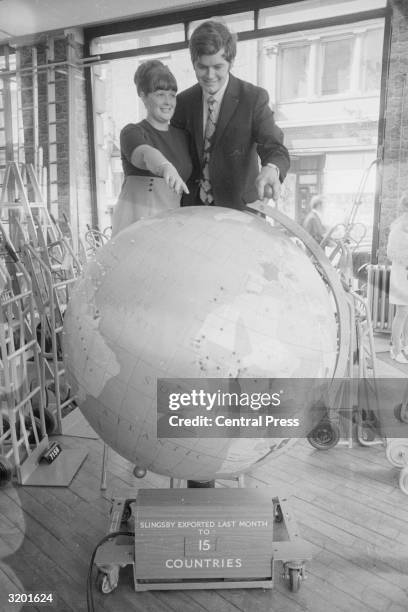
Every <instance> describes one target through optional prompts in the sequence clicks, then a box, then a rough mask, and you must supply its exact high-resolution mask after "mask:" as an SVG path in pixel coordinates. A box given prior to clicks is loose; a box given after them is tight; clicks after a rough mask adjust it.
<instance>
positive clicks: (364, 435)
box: [359, 422, 376, 444]
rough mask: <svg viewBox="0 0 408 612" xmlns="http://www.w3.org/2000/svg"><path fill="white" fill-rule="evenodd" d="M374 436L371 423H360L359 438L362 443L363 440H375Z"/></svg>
mask: <svg viewBox="0 0 408 612" xmlns="http://www.w3.org/2000/svg"><path fill="white" fill-rule="evenodd" d="M375 436H376V432H375V430H374V428H373V427H372V426H371V425H369V424H365V423H364V422H363V423H362V424H361V425H360V431H359V438H360V439H361V441H362V443H363V444H364V442H372V441H373V440H375Z"/></svg>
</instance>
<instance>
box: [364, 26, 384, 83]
mask: <svg viewBox="0 0 408 612" xmlns="http://www.w3.org/2000/svg"><path fill="white" fill-rule="evenodd" d="M382 44H383V31H382V29H378V30H370V31H368V32H366V33H365V36H364V41H363V61H362V75H363V79H362V82H363V91H366V92H367V91H375V90H377V89H379V87H380V81H381V66H382Z"/></svg>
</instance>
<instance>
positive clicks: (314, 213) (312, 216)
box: [303, 195, 327, 244]
mask: <svg viewBox="0 0 408 612" xmlns="http://www.w3.org/2000/svg"><path fill="white" fill-rule="evenodd" d="M323 204H324V201H323V198H322V196H318V195H317V196H313V198H312V199H311V201H310V208H311V211H310V213H309V214H308V215H307V217H306V218H305V220H304V221H303V227H304V228H305V230H306V231H307V232H309V234H310V235H311V236H312V238H314V239H315V240H316V242H318V243H319V244H320V243H321V241H322V240H323V236H324V235H325V233H326V231H327V230H326V228H325V226H324V225H323V221H322V213H323Z"/></svg>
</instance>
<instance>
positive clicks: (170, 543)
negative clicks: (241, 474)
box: [132, 488, 274, 582]
mask: <svg viewBox="0 0 408 612" xmlns="http://www.w3.org/2000/svg"><path fill="white" fill-rule="evenodd" d="M132 514H133V516H134V518H135V568H134V573H135V582H136V581H139V580H149V581H151V580H166V579H168V580H172V579H173V580H174V579H208V580H214V579H215V580H217V579H228V578H231V579H234V580H236V579H240V578H241V579H243V580H244V579H264V580H268V579H269V580H271V578H272V556H273V525H274V507H273V495H272V493H271V492H269V491H268V489H262V490H261V489H232V488H226V489H223V488H215V489H169V490H166V489H157V490H150V489H143V490H141V491H139V492H138V495H137V499H136V502H135V503H134V505H133V507H132Z"/></svg>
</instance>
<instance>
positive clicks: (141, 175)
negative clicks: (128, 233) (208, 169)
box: [112, 60, 192, 236]
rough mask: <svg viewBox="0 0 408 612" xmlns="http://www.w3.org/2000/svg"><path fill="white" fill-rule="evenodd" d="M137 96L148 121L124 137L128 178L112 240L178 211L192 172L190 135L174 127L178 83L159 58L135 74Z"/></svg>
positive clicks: (132, 125)
mask: <svg viewBox="0 0 408 612" xmlns="http://www.w3.org/2000/svg"><path fill="white" fill-rule="evenodd" d="M134 81H135V84H136V88H137V93H138V95H139V97H140V98H141V100H142V101H143V104H144V106H145V108H146V119H143V121H141V122H140V123H136V124H135V123H129V124H128V125H126V126H125V127H124V128H123V130H122V131H121V133H120V149H121V157H122V166H123V172H124V175H125V180H124V183H123V186H122V190H121V192H120V195H119V199H118V202H117V204H116V206H115V208H114V211H113V217H112V236H114V235H116V234H117V233H118V232H119V231H120V230H122V229H124V228H125V227H128V225H130V224H131V223H134V222H135V221H137V220H138V219H141V218H142V217H152V216H153V215H156V214H158V213H161V212H164V211H166V210H170V209H172V208H177V207H178V206H179V205H180V197H181V194H182V192H183V191H184V192H185V193H188V189H187V187H186V184H185V181H187V179H188V178H189V176H190V174H191V169H192V165H191V160H190V156H189V152H188V142H187V135H186V134H185V132H184V131H183V130H179V129H178V128H175V127H173V126H171V125H170V124H169V122H170V119H171V117H172V116H173V113H174V109H175V106H176V92H177V83H176V79H175V78H174V76H173V74H172V73H171V72H170V70H169V69H168V68H167V66H165V65H164V64H162V62H160V61H158V60H150V61H147V62H144V63H143V64H141V65H140V66H139V68H138V69H137V70H136V73H135V76H134Z"/></svg>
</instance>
